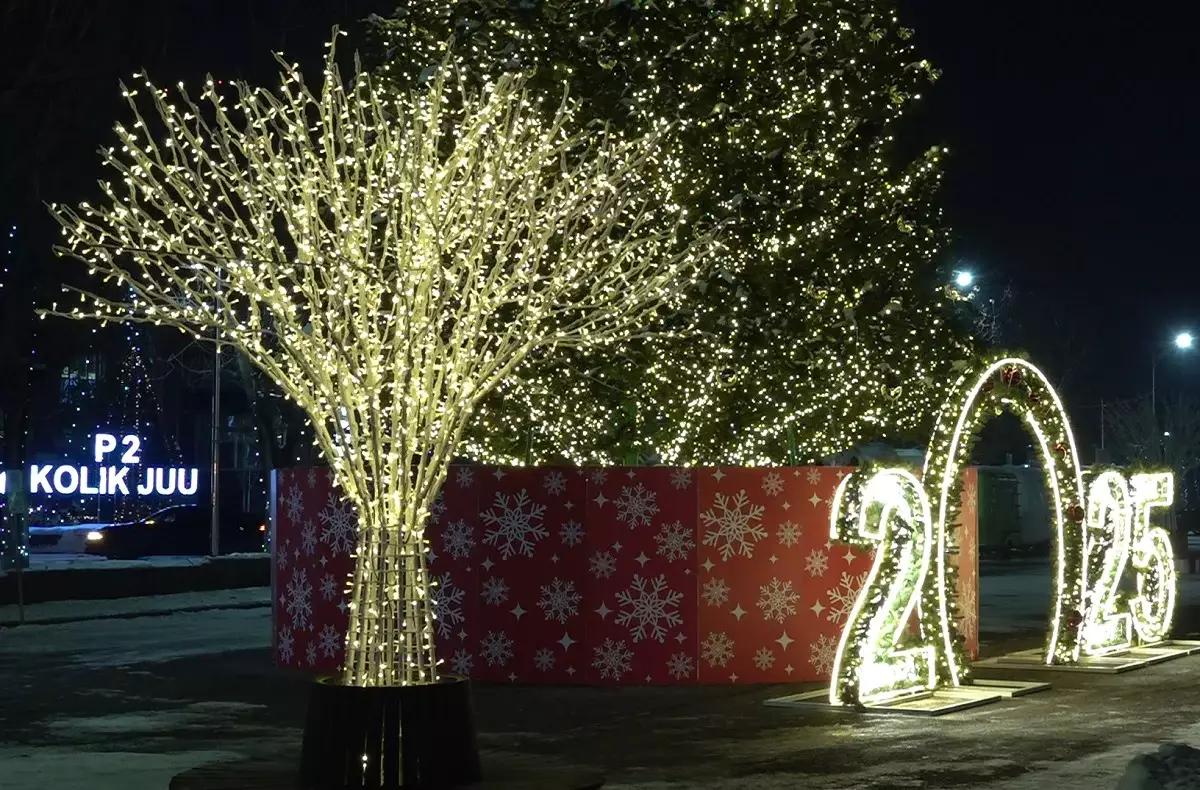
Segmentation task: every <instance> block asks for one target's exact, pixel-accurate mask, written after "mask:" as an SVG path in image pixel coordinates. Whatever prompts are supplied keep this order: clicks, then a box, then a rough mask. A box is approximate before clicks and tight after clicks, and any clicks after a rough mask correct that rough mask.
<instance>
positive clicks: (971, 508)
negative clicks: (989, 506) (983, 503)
mask: <svg viewBox="0 0 1200 790" xmlns="http://www.w3.org/2000/svg"><path fill="white" fill-rule="evenodd" d="M978 500H979V497H978V493H977V492H976V490H975V484H974V483H968V484H967V485H965V486H964V487H963V507H962V509H963V512H964V513H974V512H975V506H976V505H977V504H978Z"/></svg>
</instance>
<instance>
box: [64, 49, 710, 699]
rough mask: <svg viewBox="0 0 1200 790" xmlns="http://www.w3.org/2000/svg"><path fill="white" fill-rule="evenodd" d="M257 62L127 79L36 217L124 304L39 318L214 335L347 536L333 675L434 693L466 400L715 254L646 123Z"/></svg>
mask: <svg viewBox="0 0 1200 790" xmlns="http://www.w3.org/2000/svg"><path fill="white" fill-rule="evenodd" d="M280 63H281V64H282V66H283V74H282V84H281V86H280V88H279V89H277V90H276V91H274V92H272V91H267V90H263V89H261V88H258V87H252V86H249V85H245V84H238V85H236V86H235V90H236V95H235V96H234V97H233V98H232V99H230V98H227V97H226V96H225V95H223V93H222V92H221V90H220V89H218V88H217V87H216V85H215V84H214V82H213V80H212V79H211V78H210V79H209V81H208V83H207V85H206V86H205V88H204V90H203V93H202V94H201V98H200V100H198V101H197V100H193V99H191V98H189V96H188V94H187V93H186V92H184V91H182V89H181V90H179V91H176V90H172V91H171V93H170V94H168V93H167V92H165V91H162V90H160V89H157V88H155V87H154V86H153V85H151V84H150V83H149V82H146V83H145V85H143V86H139V88H138V89H137V90H135V89H133V88H126V89H125V96H126V97H127V99H128V102H129V105H130V107H131V108H132V109H133V112H134V116H135V122H134V123H133V125H132V126H118V127H117V136H118V138H119V147H117V148H111V149H108V150H106V151H104V152H103V159H104V162H105V164H106V165H107V166H108V167H110V168H112V169H113V170H115V171H116V173H117V174H118V176H119V178H118V179H117V181H116V182H115V183H105V184H103V187H104V193H105V199H104V200H103V202H101V203H99V204H91V203H84V204H82V205H81V206H80V207H78V208H77V209H73V208H68V207H62V206H56V207H54V209H53V210H54V213H55V215H56V217H57V218H58V219H59V221H60V222H61V224H62V227H63V230H64V233H65V236H66V239H67V245H66V247H65V249H64V251H65V252H67V253H69V254H71V255H72V256H74V257H76V258H79V259H81V260H82V261H84V262H85V263H87V264H88V266H89V267H90V268H91V270H92V271H93V272H94V273H95V275H96V276H97V277H99V278H102V279H103V280H104V281H105V282H108V283H110V284H111V285H112V286H113V291H114V292H116V291H118V290H121V289H129V290H130V291H132V293H133V294H134V296H133V298H131V299H124V298H121V299H118V298H116V297H114V296H106V295H105V294H104V292H103V290H102V289H101V288H97V289H96V290H95V291H88V292H79V294H78V295H79V297H80V302H81V304H80V305H78V306H75V307H70V306H58V305H55V306H53V308H52V309H51V310H50V311H48V313H49V314H53V315H59V316H66V317H71V318H90V319H98V320H100V321H104V322H107V321H113V322H130V321H143V322H153V323H160V324H165V325H169V326H175V327H177V328H179V329H181V330H183V331H186V332H189V333H192V334H193V335H195V336H196V337H198V338H201V339H203V338H211V337H212V335H213V332H214V331H215V330H217V329H219V330H220V332H221V339H222V342H223V343H225V344H227V345H232V346H234V347H236V349H237V350H238V351H240V352H241V353H243V354H245V355H246V357H247V358H248V359H250V360H251V361H252V362H253V364H255V365H256V366H258V367H259V368H260V369H262V370H263V371H264V373H265V374H266V375H268V376H269V377H270V378H271V379H272V380H273V381H274V382H275V383H276V384H278V386H279V387H280V388H281V389H282V390H283V392H284V393H286V395H287V396H288V397H290V398H291V399H293V400H294V401H295V402H296V403H298V404H299V405H300V407H302V408H303V409H304V410H305V412H306V413H307V415H308V416H309V418H310V419H311V421H312V426H313V429H314V431H315V434H316V442H317V443H318V445H319V447H320V450H321V451H322V454H323V455H324V456H325V458H326V459H327V460H328V462H329V464H330V466H331V468H332V471H333V474H334V477H335V480H336V482H337V484H338V485H339V486H340V487H341V488H342V490H343V491H344V492H345V495H346V496H347V498H348V499H349V500H350V501H351V502H352V503H353V505H354V507H355V509H356V511H357V516H358V522H359V525H360V529H361V534H360V538H359V544H358V548H357V558H356V565H355V569H354V572H353V578H352V580H351V584H350V587H351V603H350V606H351V613H350V623H349V632H348V635H347V645H346V648H347V649H346V660H345V668H344V677H343V678H342V683H341V684H340V685H342V686H346V687H360V688H361V687H398V686H401V687H403V686H411V685H420V684H431V683H434V682H436V681H437V680H438V678H439V672H438V666H437V665H438V661H437V658H436V656H435V655H434V640H433V633H434V627H433V611H432V607H431V606H430V601H429V598H430V579H429V576H428V574H427V571H426V564H425V563H426V551H427V546H426V543H425V539H424V537H423V530H424V525H425V523H426V518H427V515H428V513H429V509H430V506H431V504H432V503H433V501H434V498H435V496H436V495H437V493H438V491H439V489H440V487H441V485H442V482H443V481H444V479H445V476H446V473H447V469H448V466H449V463H450V460H451V458H452V456H453V455H454V453H455V451H456V449H457V448H458V445H459V443H460V439H461V436H462V434H463V431H464V429H465V428H466V425H467V423H468V421H469V419H470V417H471V416H472V413H473V411H474V409H475V408H476V406H477V404H478V403H479V402H480V400H481V399H482V398H484V397H485V396H486V395H487V394H488V393H490V392H491V391H492V390H494V389H495V388H496V386H497V385H498V384H499V383H500V382H502V381H504V380H505V379H506V378H507V377H509V376H510V375H512V373H513V370H514V368H516V367H517V366H518V365H519V364H520V363H521V362H522V360H523V359H524V358H525V357H526V356H527V355H528V354H530V353H531V352H533V351H534V350H538V349H543V350H544V349H555V348H561V347H592V346H597V345H601V346H603V345H609V344H612V343H614V342H617V341H619V340H622V339H624V338H626V337H628V336H631V335H634V334H639V333H643V332H646V331H652V330H653V327H654V320H655V317H656V314H657V312H658V311H659V310H663V309H669V308H670V306H671V304H672V303H673V301H674V300H675V299H676V298H677V296H678V294H679V293H680V291H681V290H683V289H684V288H686V287H687V285H688V283H689V282H690V281H691V280H692V279H694V277H695V275H696V273H697V271H698V267H700V266H701V265H702V264H703V263H704V262H705V261H706V260H707V259H708V258H709V257H710V255H711V254H712V252H713V251H714V250H715V249H716V248H717V245H716V244H715V242H714V241H713V239H714V235H713V232H712V230H711V229H710V230H704V231H702V230H699V229H698V228H697V227H696V226H695V225H694V224H692V223H691V222H690V221H688V222H686V223H685V220H687V219H688V218H687V217H686V215H685V212H684V211H683V210H682V209H680V208H679V207H677V206H674V205H672V204H667V203H661V202H658V201H652V200H649V199H647V197H646V194H645V192H644V189H643V175H642V174H643V172H644V171H645V170H646V169H647V168H649V167H651V166H653V165H654V164H655V163H656V162H657V161H658V160H659V158H660V157H662V156H663V146H662V142H663V140H664V139H665V135H666V134H667V131H666V130H665V129H659V130H657V131H656V132H655V133H653V134H650V135H646V136H641V137H637V138H629V139H625V138H623V137H621V136H620V135H617V134H610V133H609V132H607V131H605V130H603V129H592V130H591V131H589V132H586V133H569V132H568V131H567V127H568V125H569V120H570V117H571V113H572V112H573V110H574V108H573V105H571V104H570V103H569V102H567V101H565V100H564V101H563V102H562V103H561V104H559V105H558V107H557V110H554V111H551V112H548V113H547V112H543V108H542V107H540V106H539V105H538V100H537V99H535V98H533V97H532V95H531V94H530V93H529V92H528V91H527V90H526V87H525V80H524V79H523V78H521V77H519V76H514V75H506V76H504V77H501V78H499V79H498V80H496V81H495V82H494V83H490V84H489V85H487V86H486V87H484V88H483V89H482V90H481V91H478V92H473V91H468V90H466V89H465V88H464V87H463V86H462V84H461V82H460V81H459V80H458V79H457V78H456V77H455V76H454V74H453V69H450V68H443V69H440V70H439V74H438V76H437V77H436V78H435V79H434V80H432V81H431V84H430V85H428V86H427V87H426V89H424V90H420V91H415V92H411V93H407V92H394V91H391V90H389V89H388V88H386V87H384V86H381V85H380V84H379V82H378V81H376V80H374V79H372V78H371V76H370V75H369V74H367V73H365V72H364V71H362V70H359V72H358V73H357V74H356V75H355V76H354V77H353V78H352V79H351V80H350V81H349V83H348V85H345V84H344V83H343V80H342V77H341V75H340V74H339V71H338V68H337V66H336V63H335V61H334V56H333V47H332V45H331V46H330V52H329V56H328V58H327V61H326V66H325V81H324V85H323V86H322V88H321V89H320V90H319V91H318V92H311V91H310V89H309V88H307V87H306V86H305V84H304V82H303V80H302V77H301V74H300V73H299V71H298V68H297V67H295V66H291V65H288V64H287V63H285V62H284V61H282V60H281V61H280ZM143 100H145V101H143ZM146 103H148V104H149V106H150V109H151V110H152V113H150V114H148V115H143V113H142V110H141V109H139V108H141V107H143V106H144V104H146ZM122 293H124V292H123V291H122Z"/></svg>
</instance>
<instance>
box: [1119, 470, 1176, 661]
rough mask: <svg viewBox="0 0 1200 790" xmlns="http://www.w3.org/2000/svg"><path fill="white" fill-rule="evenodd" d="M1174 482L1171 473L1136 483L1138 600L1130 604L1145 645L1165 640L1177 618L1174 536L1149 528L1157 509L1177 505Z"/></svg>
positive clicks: (1134, 480)
mask: <svg viewBox="0 0 1200 790" xmlns="http://www.w3.org/2000/svg"><path fill="white" fill-rule="evenodd" d="M1174 481H1175V478H1174V477H1173V476H1172V475H1171V473H1170V472H1160V473H1154V474H1138V475H1134V476H1133V477H1132V479H1131V482H1132V483H1133V563H1132V564H1133V569H1134V570H1135V571H1136V572H1137V596H1136V597H1134V598H1133V599H1132V600H1131V601H1130V602H1129V612H1130V614H1132V615H1133V627H1134V629H1136V630H1137V635H1138V637H1139V638H1140V639H1141V640H1142V641H1143V642H1158V641H1160V640H1162V639H1165V638H1166V636H1167V632H1168V631H1169V630H1170V628H1171V620H1172V618H1173V617H1174V615H1175V555H1174V552H1173V551H1172V549H1171V536H1170V535H1169V534H1168V533H1167V531H1166V530H1165V529H1163V528H1162V527H1152V526H1150V517H1151V515H1152V511H1153V510H1154V509H1155V508H1165V507H1170V506H1171V504H1172V503H1173V502H1174V501H1175V490H1174Z"/></svg>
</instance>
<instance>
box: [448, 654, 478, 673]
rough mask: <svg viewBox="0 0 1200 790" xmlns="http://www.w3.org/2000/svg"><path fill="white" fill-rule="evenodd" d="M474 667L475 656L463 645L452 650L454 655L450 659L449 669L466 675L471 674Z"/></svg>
mask: <svg viewBox="0 0 1200 790" xmlns="http://www.w3.org/2000/svg"><path fill="white" fill-rule="evenodd" d="M474 668H475V657H474V656H472V655H471V651H470V650H467V649H466V648H465V647H460V648H459V649H458V650H455V651H454V656H453V657H452V658H451V659H450V671H451V672H453V673H454V674H456V675H461V676H462V677H467V676H468V675H470V674H471V670H472V669H474Z"/></svg>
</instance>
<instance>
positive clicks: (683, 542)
mask: <svg viewBox="0 0 1200 790" xmlns="http://www.w3.org/2000/svg"><path fill="white" fill-rule="evenodd" d="M654 541H655V542H656V543H658V556H660V557H666V558H667V562H674V561H675V560H686V559H687V556H688V552H689V551H691V550H692V549H694V548H696V542H695V541H694V540H692V531H691V530H690V529H688V528H687V527H685V526H683V524H682V523H680V522H678V521H672V522H671V523H670V524H663V526H662V529H660V530H659V531H658V534H657V535H655V536H654Z"/></svg>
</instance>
